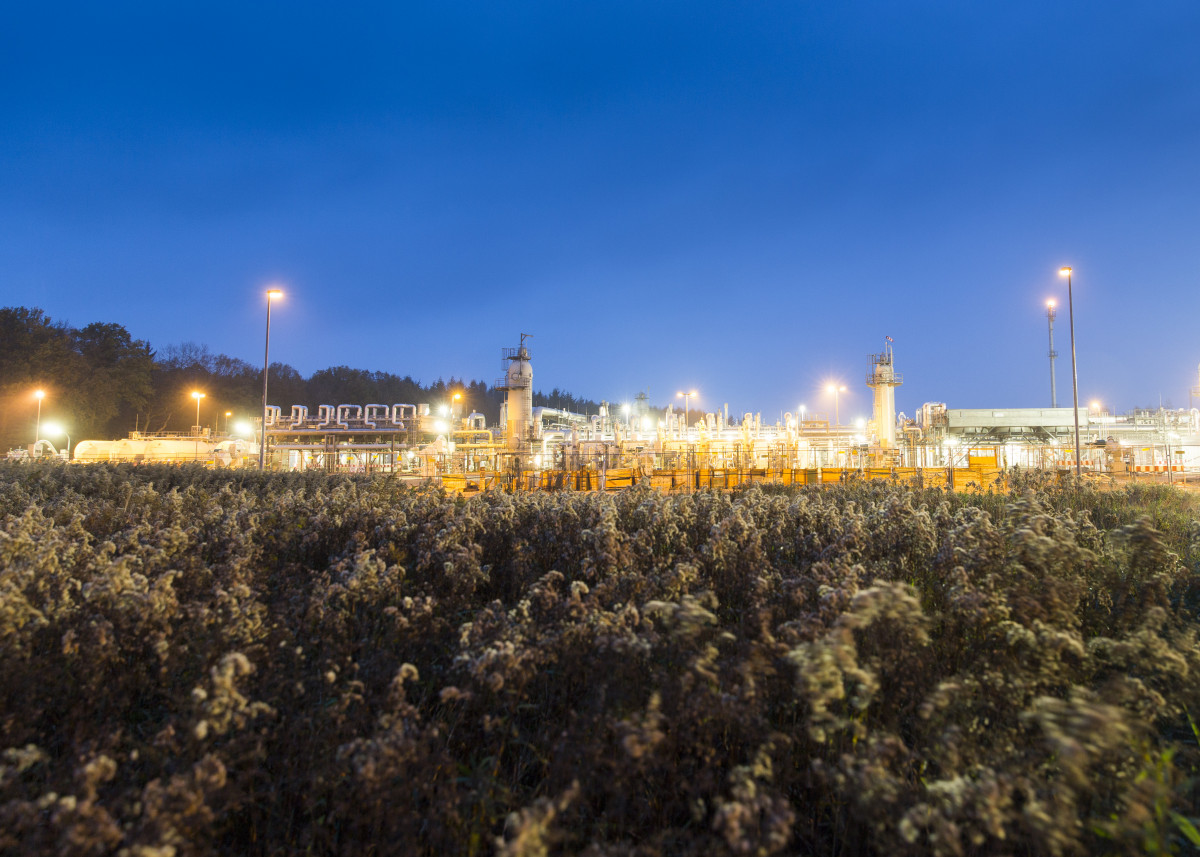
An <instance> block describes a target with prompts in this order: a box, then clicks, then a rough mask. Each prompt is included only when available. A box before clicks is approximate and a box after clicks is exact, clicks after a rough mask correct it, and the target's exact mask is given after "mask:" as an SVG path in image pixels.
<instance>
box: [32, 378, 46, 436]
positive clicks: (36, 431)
mask: <svg viewBox="0 0 1200 857" xmlns="http://www.w3.org/2000/svg"><path fill="white" fill-rule="evenodd" d="M33 397H34V398H35V399H37V403H38V411H37V423H35V425H34V428H33V443H34V445H35V446H36V445H37V442H38V441H39V440H41V439H42V399H44V398H46V391H45V390H34V391H33Z"/></svg>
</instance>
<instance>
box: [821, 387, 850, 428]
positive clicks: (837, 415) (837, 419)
mask: <svg viewBox="0 0 1200 857" xmlns="http://www.w3.org/2000/svg"><path fill="white" fill-rule="evenodd" d="M825 391H826V392H828V393H833V424H834V426H836V427H837V428H839V429H840V428H841V425H842V414H841V411H840V409H839V408H840V402H839V399H838V397H839V396H840V395H841V394H842V393H844V392H846V385H845V384H830V385H829V386H828V387H826V388H825Z"/></svg>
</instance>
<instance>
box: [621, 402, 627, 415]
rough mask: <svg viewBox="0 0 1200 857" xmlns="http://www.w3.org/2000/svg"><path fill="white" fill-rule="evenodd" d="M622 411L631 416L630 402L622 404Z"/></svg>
mask: <svg viewBox="0 0 1200 857" xmlns="http://www.w3.org/2000/svg"><path fill="white" fill-rule="evenodd" d="M621 413H623V414H624V415H625V416H629V403H628V402H626V403H625V404H623V405H621Z"/></svg>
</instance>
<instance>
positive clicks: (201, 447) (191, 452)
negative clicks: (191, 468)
mask: <svg viewBox="0 0 1200 857" xmlns="http://www.w3.org/2000/svg"><path fill="white" fill-rule="evenodd" d="M213 446H214V444H213V443H212V442H211V441H208V440H203V439H201V438H186V437H156V438H154V439H153V440H151V441H149V442H148V443H147V444H146V461H171V462H180V463H182V462H189V461H208V460H209V459H210V458H211V457H212V450H213Z"/></svg>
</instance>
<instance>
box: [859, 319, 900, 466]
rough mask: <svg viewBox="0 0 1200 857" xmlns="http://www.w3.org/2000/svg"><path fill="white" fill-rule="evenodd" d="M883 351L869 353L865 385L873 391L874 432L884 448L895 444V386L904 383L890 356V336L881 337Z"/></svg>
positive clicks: (889, 447)
mask: <svg viewBox="0 0 1200 857" xmlns="http://www.w3.org/2000/svg"><path fill="white" fill-rule="evenodd" d="M883 340H884V341H883V351H882V352H881V353H879V354H872V355H871V369H870V370H869V371H868V372H867V386H868V387H870V388H871V389H872V390H873V391H874V393H875V419H874V422H875V433H876V435H877V436H878V437H879V445H880V446H881V447H883V448H884V449H894V448H895V446H896V388H897V387H899V386H900V385H901V384H903V383H904V376H902V375H901V374H900V373H899V372H897V371H896V369H895V358H894V357H893V356H892V338H891V337H890V336H885V337H884V338H883Z"/></svg>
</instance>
